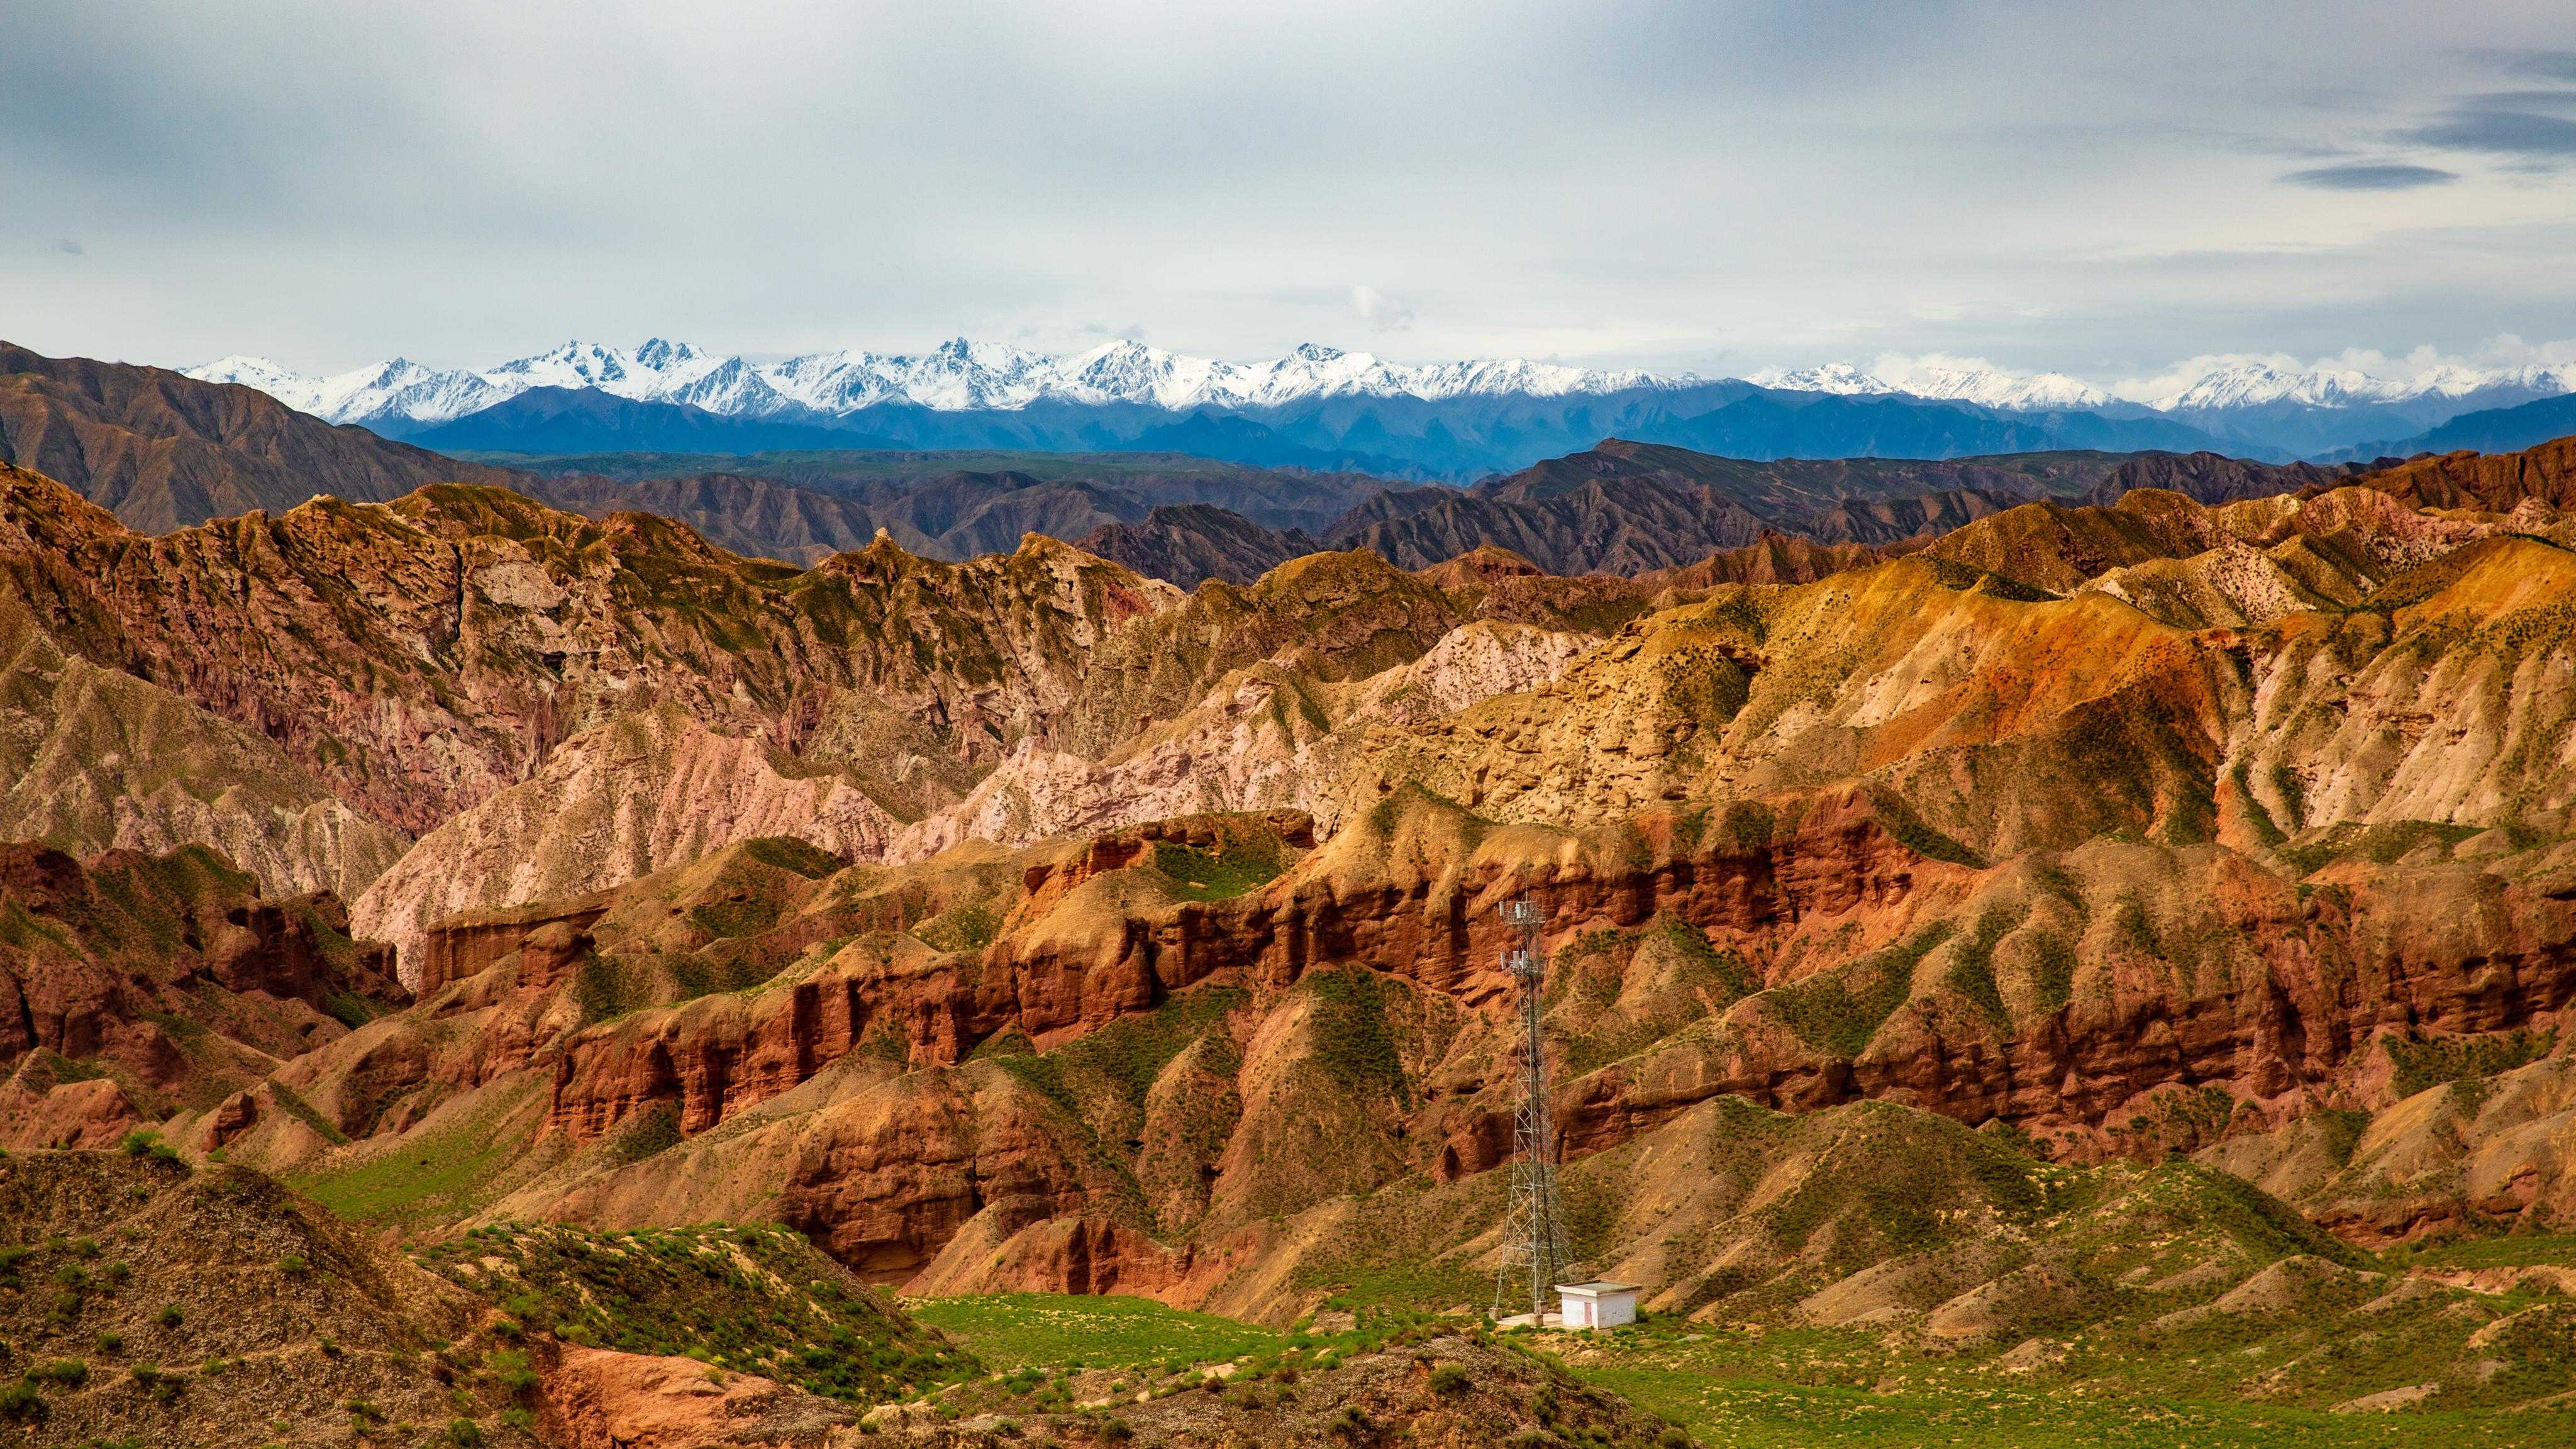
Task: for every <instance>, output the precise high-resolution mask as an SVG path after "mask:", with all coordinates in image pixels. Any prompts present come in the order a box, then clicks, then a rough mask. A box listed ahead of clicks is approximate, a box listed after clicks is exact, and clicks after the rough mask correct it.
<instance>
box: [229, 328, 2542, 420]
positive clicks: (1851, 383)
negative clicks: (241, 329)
mask: <svg viewBox="0 0 2576 1449" xmlns="http://www.w3.org/2000/svg"><path fill="white" fill-rule="evenodd" d="M186 371H187V375H188V376H190V377H194V378H198V379H201V380H204V381H209V382H234V383H241V384H244V385H247V386H250V387H255V388H258V389H259V390H260V391H262V392H265V393H268V394H269V395H271V396H272V397H275V398H277V399H278V400H279V401H281V402H284V403H286V404H287V405H288V406H290V407H293V408H296V409H298V410H299V411H303V412H308V413H312V414H314V415H316V416H318V417H323V418H327V419H329V420H330V421H332V422H339V423H360V424H365V425H368V426H373V427H377V428H379V429H381V430H385V431H391V432H397V433H407V432H416V431H419V430H421V429H425V428H429V427H433V426H436V425H438V424H440V423H444V422H448V421H451V420H453V419H457V418H461V417H465V416H467V415H469V414H472V413H476V412H480V411H482V410H483V409H485V408H488V407H491V406H493V405H494V404H496V403H500V402H504V401H507V400H508V399H510V398H512V397H515V396H517V395H519V394H520V393H522V392H525V391H527V390H529V389H531V388H538V387H561V388H597V389H599V390H600V391H603V392H606V393H610V394H612V395H614V396H617V397H622V398H630V399H634V400H637V401H644V402H667V403H683V404H688V405H690V406H693V407H698V408H703V409H705V410H706V411H708V412H711V413H715V414H718V415H720V416H725V417H739V418H778V419H794V418H815V419H828V418H838V417H846V416H848V415H850V414H852V413H854V412H857V411H859V410H861V409H863V408H869V407H874V406H879V405H886V404H906V405H910V406H914V407H920V408H927V409H931V410H934V411H939V412H973V411H1010V410H1016V409H1022V408H1027V407H1030V406H1032V405H1034V404H1038V403H1048V402H1055V403H1068V404H1076V405H1085V406H1101V405H1108V404H1135V405H1142V406H1147V407H1155V408H1162V409H1166V410H1170V411H1174V412H1183V411H1190V410H1195V409H1199V408H1218V409H1226V410H1237V409H1257V408H1272V407H1280V406H1285V405H1288V404H1293V403H1298V402H1304V401H1307V400H1310V399H1318V398H1338V397H1364V398H1413V399H1420V400H1425V401H1446V400H1452V399H1461V398H1477V397H1510V396H1520V397H1534V398H1575V397H1580V396H1583V395H1600V394H1609V393H1626V392H1634V391H1639V390H1656V389H1681V388H1689V387H1696V386H1701V385H1703V384H1705V383H1707V382H1708V381H1709V379H1705V378H1701V377H1697V376H1694V375H1692V374H1689V373H1681V374H1668V375H1659V374H1654V373H1649V372H1644V371H1639V370H1636V369H1622V370H1614V371H1600V370H1594V369H1588V368H1576V367H1564V366H1559V365H1556V364H1553V363H1541V362H1529V361H1524V360H1521V359H1518V358H1513V359H1505V360H1499V361H1492V360H1488V361H1470V362H1448V363H1435V364H1429V365H1421V366H1415V365H1408V364H1405V363H1398V362H1390V361H1387V360H1386V359H1384V358H1380V357H1375V356H1372V355H1370V354H1368V353H1365V352H1343V351H1339V350H1336V349H1334V348H1330V347H1322V346H1316V345H1313V344H1308V345H1306V346H1303V347H1299V348H1297V349H1295V350H1294V351H1292V352H1290V353H1289V354H1287V355H1286V356H1284V357H1278V358H1273V359H1271V360H1269V361H1265V362H1220V361H1214V360H1211V359H1208V358H1203V357H1189V356H1184V355H1182V354H1179V353H1174V352H1166V351H1164V350H1162V349H1160V348H1156V347H1148V346H1146V345H1144V344H1143V343H1139V342H1113V343H1110V344H1108V345H1106V346H1102V347H1097V348H1094V349H1092V350H1090V351H1088V352H1081V353H1075V354H1071V355H1062V356H1059V355H1051V354H1047V353H1042V352H1032V351H1029V350H1027V349H1024V348H1018V347H1012V346H1008V345H1004V344H999V343H990V342H971V341H968V340H967V339H965V338H962V337H961V338H958V339H956V340H955V341H951V342H947V343H943V344H941V345H940V346H938V347H936V348H934V349H932V350H931V351H928V352H925V353H920V354H917V355H903V354H888V353H876V352H862V351H841V352H818V353H811V354H808V355H805V356H801V357H791V358H788V359H786V360H785V361H782V362H770V363H758V364H755V363H751V362H747V361H745V360H744V359H742V358H740V357H720V356H717V355H715V354H713V353H710V352H706V351H703V350H701V349H699V348H696V347H692V346H690V345H688V344H687V343H684V342H671V341H666V340H664V339H661V338H654V339H652V340H650V341H648V342H646V343H644V344H643V345H642V346H640V347H636V348H632V349H625V348H615V347H603V346H600V345H598V344H596V343H588V342H567V343H565V344H564V345H563V346H561V347H558V348H555V349H554V350H553V351H550V352H544V353H539V354H537V355H536V356H533V357H522V358H519V359H517V360H515V361H511V362H505V363H502V364H500V365H499V366H497V367H492V368H487V369H484V370H482V371H468V370H463V369H438V368H430V367H424V366H422V365H421V364H419V363H416V362H411V361H408V360H405V359H402V358H395V359H393V360H392V361H389V362H382V363H378V364H376V365H374V366H371V367H362V368H358V369H356V370H354V371H351V372H344V373H339V374H335V375H333V376H329V377H311V376H306V375H303V374H299V373H295V372H292V371H289V370H288V369H286V368H284V367H281V366H279V365H277V364H276V363H273V362H270V361H267V360H265V359H263V358H257V357H227V358H224V359H222V360H220V361H217V362H211V363H207V364H205V365H204V366H202V367H192V368H189V369H186ZM1744 380H1745V381H1747V382H1750V383H1753V384H1754V385H1756V386H1760V387H1765V388H1772V389H1777V390H1780V391H1786V392H1811V393H1826V394H1833V395H1838V396H1852V397H1857V396H1891V397H1914V398H1926V399H1933V400H1940V401H1950V402H1959V403H1965V404H1970V405H1973V406H1977V407H1983V408H1989V409H1995V410H1998V411H2003V412H2059V411H2078V410H2081V411H2092V410H2100V409H2114V410H2118V409H2126V410H2129V411H2132V412H2134V411H2136V410H2137V409H2138V408H2140V407H2144V408H2149V409H2153V410H2155V411H2158V412H2163V413H2172V414H2182V415H2208V414H2214V413H2216V414H2223V413H2227V412H2232V411H2239V410H2245V409H2254V408H2261V407H2265V406H2268V405H2275V404H2288V405H2292V406H2296V407H2302V408H2324V409H2340V408H2357V407H2369V406H2385V405H2394V404H2408V403H2430V402H2443V401H2450V400H2466V401H2468V402H2471V403H2472V404H2474V405H2480V406H2486V405H2494V404H2496V403H2499V402H2511V401H2521V400H2525V399H2529V398H2536V397H2549V396H2555V395H2558V394H2562V393H2568V392H2576V364H2567V363H2557V364H2538V365H2528V366H2521V367H2508V368H2475V367H2470V366H2467V365H2464V364H2459V363H2441V364H2437V365H2433V366H2429V367H2425V368H2420V369H2417V370H2414V371H2412V372H2409V373H2408V374H2407V375H2405V376H2401V377H2380V376H2374V375H2372V374H2370V373H2367V372H2363V371H2360V370H2356V369H2353V368H2348V367H2337V366H2331V365H2319V366H2314V367H2306V368H2299V367H2286V366H2282V365H2279V364H2277V363H2274V362H2269V361H2260V360H2226V361H2221V362H2216V363H2212V364H2210V365H2207V366H2204V367H2202V368H2199V369H2197V370H2194V371H2190V372H2188V373H2185V374H2179V375H2178V377H2177V378H2176V379H2169V380H2168V381H2167V382H2166V383H2164V384H2159V385H2156V386H2155V389H2154V391H2153V393H2152V395H2144V396H2141V395H2139V393H2140V390H2139V389H2137V388H2123V389H2122V390H2121V395H2115V394H2114V393H2112V392H2110V391H2106V390H2105V389H2103V388H2099V387H2096V386H2093V385H2092V384H2089V383H2085V382H2082V381H2079V380H2077V379H2075V378H2072V377H2069V376H2066V375H2065V374H2063V373H2054V372H2040V373H2024V372H2015V371H2011V370H2009V369H2005V368H1999V367H1993V366H1989V365H1986V364H1983V363H1978V362H1974V361H1956V360H1950V359H1920V360H1904V359H1889V360H1886V361H1884V362H1882V363H1881V364H1880V366H1879V368H1878V370H1876V371H1866V370H1863V369H1861V368H1859V367H1856V366H1853V365H1851V364H1848V363H1834V364H1830V365H1827V366H1822V367H1810V368H1800V369H1796V370H1788V369H1779V368H1773V369H1766V370H1764V371H1761V372H1756V373H1753V374H1752V375H1751V376H1750V377H1748V378H1746V379H1744Z"/></svg>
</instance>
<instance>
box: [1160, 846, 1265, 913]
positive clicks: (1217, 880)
mask: <svg viewBox="0 0 2576 1449" xmlns="http://www.w3.org/2000/svg"><path fill="white" fill-rule="evenodd" d="M1154 869H1156V870H1158V871H1161V872H1162V873H1163V874H1165V875H1167V876H1170V877H1171V878H1172V882H1173V890H1172V893H1173V894H1174V895H1177V896H1179V897H1181V898H1182V899H1183V900H1191V901H1223V900H1231V899H1233V898H1234V897H1236V896H1240V895H1246V894H1249V893H1250V892H1252V891H1254V890H1257V889H1259V888H1260V887H1262V886H1265V885H1268V884H1269V883H1270V882H1271V881H1273V880H1276V879H1278V877H1279V873H1280V872H1281V871H1282V870H1285V869H1287V860H1286V853H1285V852H1284V851H1283V850H1282V849H1281V848H1280V844H1279V838H1278V837H1277V836H1275V835H1268V834H1261V835H1253V834H1248V833H1247V834H1245V835H1244V836H1242V837H1240V838H1235V839H1227V840H1223V841H1220V842H1219V843H1218V845H1217V848H1216V849H1215V850H1212V851H1211V850H1199V849H1196V848H1195V847H1192V846H1187V845H1176V844H1174V843H1173V842H1171V841H1168V840H1162V841H1156V842H1155V844H1154Z"/></svg>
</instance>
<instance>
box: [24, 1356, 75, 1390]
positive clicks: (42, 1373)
mask: <svg viewBox="0 0 2576 1449" xmlns="http://www.w3.org/2000/svg"><path fill="white" fill-rule="evenodd" d="M34 1376H36V1377H40V1378H48V1379H51V1380H53V1381H54V1382H55V1383H58V1384H61V1385H62V1386H63V1387H64V1388H67V1389H76V1388H79V1387H80V1386H81V1385H83V1384H85V1383H88V1382H89V1365H88V1364H85V1363H83V1362H81V1361H80V1360H79V1359H76V1358H58V1359H55V1360H54V1361H53V1362H52V1363H49V1364H46V1365H45V1366H44V1367H42V1368H39V1369H37V1370H35V1371H34Z"/></svg>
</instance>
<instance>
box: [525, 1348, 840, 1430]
mask: <svg viewBox="0 0 2576 1449" xmlns="http://www.w3.org/2000/svg"><path fill="white" fill-rule="evenodd" d="M541 1394H542V1403H543V1405H544V1412H543V1413H542V1414H541V1415H540V1416H539V1424H540V1432H541V1433H542V1434H543V1435H544V1436H545V1440H546V1442H547V1443H549V1444H558V1445H562V1446H564V1449H702V1446H705V1445H710V1444H743V1445H766V1446H773V1449H817V1446H820V1445H821V1444H823V1443H824V1441H825V1439H826V1437H827V1436H828V1435H829V1434H830V1432H831V1430H832V1429H833V1428H834V1427H836V1426H838V1425H841V1424H846V1423H849V1422H850V1421H852V1420H854V1419H856V1418H857V1417H858V1415H857V1413H856V1411H854V1410H852V1409H850V1408H848V1407H847V1406H845V1405H841V1404H836V1403H834V1402H832V1401H831V1400H829V1399H825V1398H820V1397H817V1396H815V1395H813V1394H809V1393H806V1392H804V1391H803V1390H801V1389H797V1388H794V1387H791V1386H789V1385H786V1384H782V1383H779V1382H777V1381H776V1380H774V1379H765V1378H762V1377H760V1376H759V1375H758V1374H741V1373H727V1372H725V1371H724V1370H722V1369H719V1368H716V1367H714V1366H712V1365H710V1364H707V1363H705V1362H702V1361H701V1360H698V1359H694V1358H680V1357H661V1356H657V1355H652V1354H640V1353H617V1352H614V1351H612V1350H609V1349H601V1348H585V1347H583V1346H582V1345H580V1344H575V1343H567V1344H562V1345H560V1346H557V1347H555V1348H554V1350H553V1352H552V1353H551V1354H550V1355H549V1356H548V1362H547V1364H546V1368H545V1373H544V1380H543V1387H542V1390H541Z"/></svg>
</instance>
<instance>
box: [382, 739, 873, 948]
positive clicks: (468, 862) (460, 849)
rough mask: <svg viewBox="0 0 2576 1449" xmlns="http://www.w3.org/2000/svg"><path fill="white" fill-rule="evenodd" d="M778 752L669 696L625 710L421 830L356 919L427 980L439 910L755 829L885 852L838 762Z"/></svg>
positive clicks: (588, 878) (672, 860)
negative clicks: (802, 767)
mask: <svg viewBox="0 0 2576 1449" xmlns="http://www.w3.org/2000/svg"><path fill="white" fill-rule="evenodd" d="M784 763H785V762H784V761H781V760H779V759H778V758H776V757H775V755H774V752H773V751H772V749H771V748H770V747H768V746H766V745H764V744H763V743H762V742H760V741H758V740H750V739H740V738H733V737H728V736H724V735H719V734H716V733H715V732H713V731H712V730H710V729H708V728H707V727H706V726H705V725H703V724H700V723H699V722H697V721H696V720H693V719H691V718H690V717H689V716H688V715H686V714H685V713H684V712H682V711H681V710H679V709H678V708H677V707H675V706H668V705H666V706H663V707H661V708H658V709H655V710H651V711H648V712H644V713H640V714H630V715H626V716H624V717H622V718H619V719H617V720H615V721H614V722H612V723H609V724H605V725H602V726H600V727H599V728H598V729H596V730H592V731H590V732H587V733H585V734H583V735H580V736H577V737H575V738H574V739H571V740H568V741H566V742H565V743H564V744H563V745H562V746H561V747H559V748H558V749H556V750H555V751H554V753H553V754H552V755H550V756H549V757H548V758H547V760H546V763H545V766H544V768H543V769H541V770H540V771H539V772H538V773H537V775H536V777H535V778H534V779H531V780H529V781H527V782H526V783H524V784H520V785H514V786H511V787H510V788H508V789H506V790H503V791H501V792H499V793H497V794H495V795H493V796H492V797H491V798H489V799H487V800H485V801H483V802H482V803H481V804H479V805H476V806H475V807H473V808H472V809H470V810H466V811H464V812H463V813H461V814H459V815H457V816H455V817H454V818H452V819H450V820H448V821H447V822H446V823H445V824H443V825H441V826H439V827H438V828H437V829H436V830H433V831H431V832H430V833H429V834H428V835H426V836H424V837H422V839H421V840H420V842H419V843H418V844H417V845H415V846H414V847H413V848H412V849H411V851H410V852H409V853H408V854H406V855H405V856H404V857H403V858H402V860H401V861H400V863H398V864H397V865H395V866H394V867H393V868H392V869H391V870H389V871H387V872H385V874H383V875H382V876H380V877H378V878H377V880H376V882H375V883H374V884H373V885H372V886H370V887H369V888H368V890H367V892H366V893H365V894H364V895H362V896H360V897H359V898H358V900H357V902H356V905H355V906H354V908H353V915H354V916H355V919H356V921H357V927H358V931H359V933H360V934H361V935H364V936H367V937H369V938H371V939H375V940H382V941H388V942H391V943H392V944H393V945H394V946H395V948H396V950H397V951H398V952H399V954H400V956H401V959H402V964H403V969H404V974H405V975H406V977H407V978H410V979H412V980H414V981H415V982H416V983H418V984H419V985H420V987H421V989H422V990H424V991H425V990H427V989H428V984H429V979H428V977H427V976H425V975H424V974H423V972H424V971H426V970H427V969H428V968H427V967H426V965H425V964H424V962H423V960H422V957H421V953H422V951H423V950H424V946H423V940H424V935H425V933H426V931H427V929H428V927H429V925H430V924H431V923H432V922H434V921H437V920H440V919H442V918H444V917H448V916H452V915H456V914H459V913H463V912H472V911H491V910H497V909H501V908H505V907H510V906H517V905H523V904H526V903H528V902H531V901H551V900H561V899H563V898H565V897H568V896H575V895H581V894H585V893H588V892H592V891H597V890H601V889H603V888H606V887H609V886H615V885H621V884H623V883H625V882H627V881H630V880H633V879H635V878H636V877H638V876H643V875H649V874H651V873H652V872H654V871H657V870H661V869H664V868H666V867H669V866H675V865H682V864H686V863H687V862H689V861H692V860H696V859H698V858H700V857H702V856H705V855H708V854H711V853H713V852H714V851H717V850H719V849H722V848H723V847H725V846H728V845H731V844H734V843H735V842H737V841H743V840H750V839H754V838H756V837H760V836H794V837H796V838H798V839H801V840H805V841H807V842H810V843H811V844H814V845H816V846H819V847H821V848H822V849H825V850H828V851H832V852H834V853H836V854H841V855H864V856H879V855H882V854H884V853H885V850H886V847H887V845H888V844H889V843H890V842H891V841H892V839H893V838H894V836H895V834H896V832H897V830H898V829H899V827H900V822H898V821H896V820H895V819H894V818H893V817H892V816H890V815H888V814H887V813H886V812H885V811H884V810H883V809H882V808H880V807H879V806H878V805H877V804H876V802H875V801H873V800H870V799H869V798H868V797H867V796H866V795H864V794H862V793H861V792H860V791H859V790H857V789H855V788H853V787H852V786H851V785H850V784H849V782H847V781H846V780H843V779H842V778H840V777H839V776H837V775H829V774H825V775H811V774H801V773H799V774H790V773H787V772H786V770H785V769H782V765H783V764H784ZM789 768H792V767H789ZM447 969H448V968H444V967H442V968H440V970H439V971H438V972H437V973H433V974H440V975H443V974H444V972H445V971H446V970H447Z"/></svg>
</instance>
